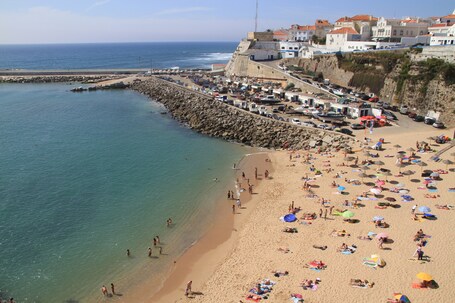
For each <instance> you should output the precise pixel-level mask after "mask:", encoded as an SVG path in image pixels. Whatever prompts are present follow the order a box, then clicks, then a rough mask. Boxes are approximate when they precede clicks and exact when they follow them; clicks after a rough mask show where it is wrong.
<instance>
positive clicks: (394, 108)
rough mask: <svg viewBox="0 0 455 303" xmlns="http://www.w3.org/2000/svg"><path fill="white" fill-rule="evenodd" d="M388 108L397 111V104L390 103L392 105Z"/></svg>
mask: <svg viewBox="0 0 455 303" xmlns="http://www.w3.org/2000/svg"><path fill="white" fill-rule="evenodd" d="M390 110H391V111H394V112H397V111H398V106H396V105H392V106H391V107H390Z"/></svg>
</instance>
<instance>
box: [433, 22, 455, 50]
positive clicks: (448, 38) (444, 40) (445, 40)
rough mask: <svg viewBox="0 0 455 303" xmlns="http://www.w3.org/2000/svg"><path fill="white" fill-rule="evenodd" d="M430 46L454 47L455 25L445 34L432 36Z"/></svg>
mask: <svg viewBox="0 0 455 303" xmlns="http://www.w3.org/2000/svg"><path fill="white" fill-rule="evenodd" d="M430 45H455V24H454V25H452V26H450V27H449V28H448V29H447V32H446V34H445V35H444V34H434V35H433V36H432V37H431V39H430Z"/></svg>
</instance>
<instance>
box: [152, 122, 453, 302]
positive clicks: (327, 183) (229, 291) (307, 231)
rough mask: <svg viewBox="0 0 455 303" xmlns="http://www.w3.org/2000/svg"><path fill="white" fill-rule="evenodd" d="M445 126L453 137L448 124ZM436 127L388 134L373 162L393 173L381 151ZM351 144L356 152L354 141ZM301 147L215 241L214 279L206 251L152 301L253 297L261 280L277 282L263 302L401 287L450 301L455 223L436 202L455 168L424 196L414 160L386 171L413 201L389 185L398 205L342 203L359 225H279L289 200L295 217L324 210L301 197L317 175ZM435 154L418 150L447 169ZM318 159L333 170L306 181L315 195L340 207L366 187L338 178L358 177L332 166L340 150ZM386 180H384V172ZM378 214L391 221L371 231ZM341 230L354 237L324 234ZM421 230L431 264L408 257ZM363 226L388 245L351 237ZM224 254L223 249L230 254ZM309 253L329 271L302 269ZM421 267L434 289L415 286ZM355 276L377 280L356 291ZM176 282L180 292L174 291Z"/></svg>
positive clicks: (352, 296)
mask: <svg viewBox="0 0 455 303" xmlns="http://www.w3.org/2000/svg"><path fill="white" fill-rule="evenodd" d="M443 132H444V133H446V134H452V133H453V130H446V131H443ZM439 134H441V131H440V130H438V131H433V130H425V131H424V132H419V133H414V134H407V135H406V136H403V135H402V134H396V135H388V136H387V137H386V138H385V141H386V144H385V145H384V147H385V150H384V151H380V152H379V154H380V157H379V160H381V161H383V162H385V163H386V165H384V166H383V167H386V168H389V169H390V170H391V172H392V173H393V174H394V175H396V174H397V173H398V171H399V168H398V167H396V166H395V164H394V163H395V161H396V158H395V157H392V158H386V157H385V155H393V156H395V155H396V151H397V150H396V148H394V147H393V145H394V144H400V145H401V146H402V147H403V148H402V149H403V150H405V149H406V148H408V147H414V148H415V142H416V140H426V138H427V137H428V136H434V135H439ZM380 136H381V134H380V132H377V133H375V134H373V135H369V137H370V138H371V139H372V141H373V142H376V141H377V139H378V138H379V137H380ZM426 141H428V140H426ZM371 145H372V144H371ZM444 146H447V144H446V145H442V146H440V147H436V146H434V148H436V149H441V148H443V147H444ZM354 149H355V150H360V143H359V144H357V145H356V146H355V147H354ZM453 151H454V150H453V149H452V150H451V151H449V152H448V153H446V154H445V155H443V158H446V159H447V158H449V159H451V158H452V157H450V156H449V155H448V154H450V153H451V152H453ZM299 154H300V156H301V157H300V158H294V159H293V160H292V161H290V160H289V152H285V151H280V152H274V153H271V156H270V157H271V160H272V164H273V166H274V172H273V174H272V175H271V178H270V179H269V180H265V181H264V182H263V183H262V184H261V185H260V186H259V187H258V188H257V192H258V194H257V195H254V197H253V199H252V201H251V202H250V203H249V204H248V205H247V208H248V212H245V213H242V214H238V215H236V217H235V220H236V221H237V220H241V221H244V222H242V224H237V225H236V232H235V233H233V235H235V236H234V237H231V238H230V240H229V244H228V245H224V244H223V245H220V246H219V247H218V248H216V249H215V250H214V251H211V252H210V254H211V258H209V261H211V262H212V263H210V262H209V263H210V264H211V265H210V266H209V267H210V270H209V271H208V272H207V273H206V277H207V276H210V278H209V279H208V280H206V277H205V278H204V277H203V276H201V275H200V271H204V267H205V261H206V260H207V259H206V258H205V257H203V258H200V259H199V261H197V262H196V263H194V262H193V266H192V267H191V268H189V269H188V270H189V271H187V272H186V273H185V274H184V278H182V279H180V280H181V281H179V282H178V283H176V284H173V288H174V291H170V292H167V293H166V294H162V295H161V296H160V297H159V298H158V300H153V302H191V301H193V302H239V301H240V300H242V301H243V302H249V301H248V300H246V299H245V297H246V295H248V294H249V290H250V289H251V288H253V287H254V286H255V285H256V283H257V282H259V281H260V280H262V279H264V278H270V279H272V280H273V281H276V282H277V284H276V285H275V287H274V288H273V291H272V292H271V294H270V296H269V299H268V301H269V302H291V300H290V294H291V293H300V294H302V296H303V298H304V299H305V302H340V301H342V302H386V299H387V298H391V297H392V294H393V293H394V292H402V293H404V294H406V295H407V296H408V297H409V298H410V299H411V301H412V302H450V301H451V300H452V297H453V295H454V294H455V292H454V290H453V288H452V285H453V277H454V276H455V265H453V263H452V262H453V259H454V257H455V253H454V251H455V243H454V242H453V241H452V240H450V238H451V237H450V234H451V231H452V230H453V228H454V227H455V217H454V216H455V212H454V211H453V210H441V209H437V208H436V207H435V204H451V203H452V201H453V197H454V196H455V193H451V192H448V188H449V187H455V178H454V177H453V174H454V173H453V172H449V174H444V175H441V176H442V178H443V180H442V181H438V182H437V187H438V191H437V192H434V193H431V194H438V195H440V197H439V198H437V199H429V198H424V195H425V194H427V193H428V190H421V189H418V187H419V186H422V185H423V184H422V178H421V177H420V170H421V168H420V167H418V166H416V165H411V166H408V167H406V168H403V170H408V169H410V170H412V171H415V172H416V174H415V175H413V176H410V177H407V176H404V177H395V176H390V177H388V180H389V181H392V183H386V185H385V186H384V187H385V188H391V187H393V183H395V182H400V183H404V184H405V185H406V186H405V187H406V188H407V189H409V190H410V195H412V196H413V197H414V198H415V201H413V202H401V199H400V195H399V194H397V193H391V192H389V191H387V190H385V191H384V192H383V195H384V196H385V197H394V198H396V199H397V202H396V204H398V205H400V206H401V208H390V207H389V208H387V209H377V208H375V205H377V202H378V201H385V200H384V198H379V200H378V201H363V204H364V205H365V206H364V207H360V208H357V209H351V208H349V207H347V208H348V209H349V210H352V211H353V212H354V213H355V217H354V218H355V219H358V220H359V221H360V222H359V223H355V224H351V223H345V222H343V218H341V217H339V216H330V215H329V216H328V219H327V220H324V219H320V218H318V219H316V220H314V221H313V222H312V224H306V225H304V224H300V222H301V221H300V222H294V223H283V222H281V221H280V220H279V217H281V216H283V215H285V214H287V213H288V207H289V204H290V203H291V201H295V205H296V206H300V207H301V208H302V211H301V212H299V213H297V217H300V216H301V214H302V213H303V212H316V213H319V209H320V208H321V205H320V203H318V199H310V198H306V197H305V195H306V194H307V192H306V191H304V190H302V184H303V181H302V177H304V176H305V175H307V174H308V176H309V177H314V174H313V173H312V172H310V170H309V165H308V164H305V163H303V160H304V156H305V155H306V152H300V153H295V154H294V156H296V155H299ZM357 155H358V156H359V159H360V160H363V159H365V158H366V156H364V155H363V152H361V151H359V152H357V153H356V154H354V156H357ZM432 155H433V154H432V153H424V154H419V153H418V156H420V157H421V160H422V161H424V162H426V163H428V167H426V168H424V169H430V168H431V169H436V168H441V169H445V168H446V166H445V165H444V164H442V163H441V162H438V163H436V162H433V161H431V160H430V157H431V156H432ZM314 157H315V158H316V159H315V160H314V161H313V160H312V162H314V166H315V167H316V168H319V169H327V168H329V166H324V164H330V168H333V169H334V171H333V172H330V173H326V172H323V176H322V177H318V178H316V179H317V181H316V182H313V183H311V184H313V185H315V186H314V188H313V190H314V192H315V194H317V195H318V196H319V197H324V198H325V199H327V200H329V201H330V204H329V206H332V205H333V206H334V207H335V208H346V207H344V206H342V202H343V201H344V200H345V199H348V200H350V201H351V200H352V198H353V197H356V196H358V195H360V194H361V193H362V192H364V191H368V189H369V188H370V187H371V186H367V185H361V186H354V185H352V184H347V183H346V182H345V181H344V178H348V179H360V178H358V177H357V174H358V172H354V171H353V170H355V168H352V167H348V166H337V164H341V163H342V162H343V158H344V154H343V153H341V152H340V153H337V154H334V157H328V156H322V155H314ZM374 160H377V159H374ZM323 161H330V162H323ZM344 162H345V161H344ZM371 167H372V169H371V170H369V171H367V174H372V173H374V172H375V169H376V168H377V166H376V165H372V166H371ZM449 168H450V167H449ZM452 168H453V166H452ZM337 172H345V174H343V176H342V178H334V175H335V174H336V173H337ZM382 179H384V178H383V177H382ZM414 179H415V180H414ZM332 181H335V182H336V183H338V184H340V185H343V186H345V187H346V192H347V193H348V194H346V195H341V194H338V193H337V190H336V188H332V187H331V183H332ZM374 181H375V179H370V178H365V179H364V182H365V183H367V182H374ZM414 204H417V205H418V206H422V205H426V206H429V207H430V208H431V210H432V213H433V214H435V215H436V216H437V218H438V219H437V220H434V221H429V220H420V221H414V220H412V218H411V207H412V205H414ZM226 207H230V206H226ZM376 215H380V216H383V217H385V221H386V222H387V223H389V224H390V227H389V228H386V229H381V228H375V227H374V224H373V223H372V222H371V221H372V218H373V217H374V216H376ZM236 223H238V222H236ZM238 225H240V226H238ZM285 226H291V227H296V228H297V229H298V233H295V234H290V233H284V232H282V231H281V230H282V229H283V228H284V227H285ZM343 229H344V230H346V231H347V232H348V233H350V234H351V236H350V237H333V236H331V235H330V234H331V232H332V231H333V230H343ZM418 229H423V231H424V232H425V233H426V234H428V235H431V238H430V239H428V244H427V246H425V247H424V248H423V250H424V252H425V255H428V256H429V257H430V259H429V260H430V261H429V262H417V261H410V260H409V259H410V258H411V257H412V255H413V253H414V252H415V250H416V247H417V246H416V242H414V241H413V236H414V234H415V233H416V231H417V230H418ZM369 231H372V232H375V233H379V232H386V233H388V234H389V237H390V239H392V240H393V243H387V244H384V248H385V249H379V248H378V245H377V242H376V240H375V239H374V240H372V241H368V240H360V239H358V238H357V236H360V235H366V234H367V233H368V232H369ZM342 243H346V244H348V245H352V244H354V245H356V246H357V251H356V252H355V253H353V254H351V255H344V254H341V253H340V252H337V247H339V246H340V245H341V244H342ZM314 244H316V245H327V246H328V248H327V249H326V250H325V251H322V250H319V249H315V248H313V247H312V246H313V245H314ZM279 247H287V248H289V249H290V252H289V253H283V252H280V251H278V248H279ZM226 253H228V254H229V255H228V256H226ZM372 254H379V255H381V256H382V257H383V259H384V260H385V262H386V266H385V267H384V268H378V269H372V268H369V267H367V266H365V265H363V264H362V260H363V258H365V257H369V256H370V255H372ZM217 255H218V257H219V256H221V257H219V258H218V262H217V264H215V265H214V264H213V261H214V260H216V259H217ZM203 256H205V255H203ZM314 259H319V260H322V261H323V262H324V263H326V264H327V268H326V269H325V270H322V271H320V272H316V271H313V270H310V269H307V268H304V265H305V263H307V262H310V261H312V260H314ZM213 270H214V273H213V274H211V273H210V271H213ZM273 270H280V271H285V270H287V271H289V275H288V276H283V277H279V278H277V277H274V276H273V274H272V273H271V272H272V271H273ZM419 272H427V273H429V274H431V275H432V276H433V277H434V280H435V281H436V282H437V284H438V285H439V288H438V289H413V288H411V283H412V282H413V281H415V280H417V279H416V277H415V276H416V274H417V273H419ZM199 277H200V278H201V279H200V280H199V279H198V278H199ZM316 278H320V279H321V282H320V284H319V286H318V289H317V290H316V291H312V290H303V289H302V287H300V286H299V284H300V282H301V281H302V280H303V279H312V280H314V279H316ZM351 278H358V279H367V280H368V281H370V282H374V283H375V285H374V286H373V287H372V288H367V289H362V288H353V287H351V286H350V285H349V281H350V279H351ZM189 279H191V280H193V290H194V291H195V292H196V294H195V295H194V296H192V297H191V298H185V297H184V295H183V292H184V286H185V283H186V281H187V280H189ZM177 285H178V286H177ZM176 286H177V287H176ZM176 288H178V289H177V290H176ZM169 290H170V288H169Z"/></svg>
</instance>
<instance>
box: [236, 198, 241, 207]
mask: <svg viewBox="0 0 455 303" xmlns="http://www.w3.org/2000/svg"><path fill="white" fill-rule="evenodd" d="M236 203H237V207H238V208H242V203H241V202H240V199H237V201H236Z"/></svg>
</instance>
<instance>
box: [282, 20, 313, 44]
mask: <svg viewBox="0 0 455 303" xmlns="http://www.w3.org/2000/svg"><path fill="white" fill-rule="evenodd" d="M315 34H316V26H314V25H304V26H300V25H298V24H293V25H291V28H290V29H289V40H293V41H305V42H306V41H310V40H311V38H312V37H313V35H315Z"/></svg>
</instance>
